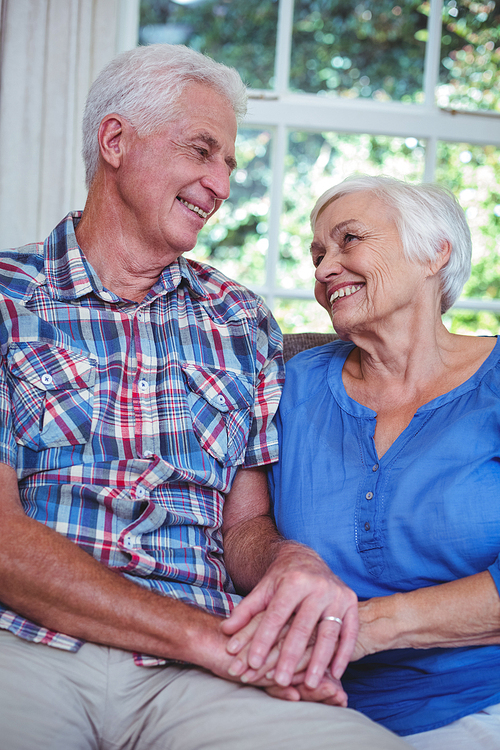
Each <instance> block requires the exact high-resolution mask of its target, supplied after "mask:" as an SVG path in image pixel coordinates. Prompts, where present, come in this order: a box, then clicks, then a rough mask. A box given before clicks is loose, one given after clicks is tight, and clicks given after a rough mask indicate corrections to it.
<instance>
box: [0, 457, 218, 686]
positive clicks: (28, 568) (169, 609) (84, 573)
mask: <svg viewBox="0 0 500 750" xmlns="http://www.w3.org/2000/svg"><path fill="white" fill-rule="evenodd" d="M0 510H1V512H0V530H1V538H2V544H1V545H0V600H1V601H2V602H3V603H4V604H5V605H6V606H7V607H10V608H12V609H13V610H14V611H15V612H17V613H18V614H20V615H22V616H24V617H27V618H28V619H30V620H32V621H34V622H36V623H38V624H40V625H42V626H44V627H46V628H49V629H51V630H56V631H59V632H62V633H67V634H68V635H72V636H75V637H77V638H82V639H84V640H87V641H93V642H94V643H101V644H105V645H108V646H115V647H117V648H122V649H126V650H130V651H138V652H141V653H146V654H152V655H155V656H158V657H164V658H173V659H179V660H182V661H186V662H189V663H192V664H197V665H199V666H201V667H204V668H206V669H209V670H210V671H212V672H214V673H215V674H217V675H219V676H222V677H225V678H227V679H231V677H230V676H229V675H228V669H229V666H230V663H231V657H230V655H229V654H228V652H227V651H226V645H227V641H228V637H227V636H226V635H224V634H223V633H222V631H221V629H220V624H221V618H219V617H216V616H214V615H211V614H209V613H208V612H205V611H204V610H202V609H198V608H196V607H193V606H190V605H188V604H184V603H183V602H180V601H177V600H175V599H172V598H170V597H165V596H159V595H158V594H156V593H153V592H151V591H148V590H147V589H144V588H142V587H141V586H138V585H137V584H135V583H133V582H132V581H129V580H127V579H126V578H124V577H122V576H121V575H120V574H118V573H115V572H114V571H112V570H110V569H108V568H106V567H105V566H103V565H102V564H101V563H99V562H97V561H96V560H94V558H93V557H91V556H90V555H89V554H87V553H86V552H85V551H83V550H82V549H80V548H79V547H78V545H76V544H74V543H73V542H72V541H70V540H69V539H66V538H65V537H64V536H62V535H61V534H59V533H57V532H55V531H53V530H52V529H50V528H48V527H46V526H44V525H43V524H41V523H39V522H38V521H35V520H33V519H31V518H28V517H27V516H26V514H25V513H24V511H23V508H22V505H21V502H20V499H19V493H18V486H17V476H16V472H15V470H14V469H13V468H11V467H9V466H7V465H6V464H0Z"/></svg>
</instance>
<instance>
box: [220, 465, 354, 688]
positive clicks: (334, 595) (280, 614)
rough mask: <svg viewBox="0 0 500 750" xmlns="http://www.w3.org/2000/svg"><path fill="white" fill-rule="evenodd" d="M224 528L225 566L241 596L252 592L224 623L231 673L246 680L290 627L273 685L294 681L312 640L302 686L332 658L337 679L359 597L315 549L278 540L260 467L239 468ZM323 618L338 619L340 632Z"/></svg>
mask: <svg viewBox="0 0 500 750" xmlns="http://www.w3.org/2000/svg"><path fill="white" fill-rule="evenodd" d="M223 530H224V556H225V562H226V567H227V569H228V572H229V574H230V576H231V578H232V579H233V581H234V583H235V585H236V587H237V589H238V590H240V591H241V592H242V593H246V592H247V591H249V590H250V589H251V588H252V587H253V586H255V588H253V590H252V592H251V593H250V594H249V595H248V596H247V597H246V598H245V599H244V600H243V602H241V603H240V604H239V605H238V606H237V607H236V609H235V610H234V612H233V614H232V615H231V617H230V618H229V620H226V621H225V622H224V623H223V625H222V630H223V632H224V633H227V634H228V635H231V636H232V638H231V640H230V642H229V646H228V649H229V652H230V653H232V654H236V655H237V656H236V658H235V661H234V663H233V664H232V665H231V674H234V675H241V674H246V675H247V679H249V678H250V676H251V673H252V670H258V669H260V667H261V666H262V664H263V663H264V662H265V661H266V659H267V658H268V655H269V653H270V651H271V649H272V647H273V645H274V644H275V643H276V641H277V639H278V638H279V637H280V634H282V631H283V628H284V627H285V626H286V625H287V623H289V625H290V627H289V629H288V632H287V633H286V634H285V636H284V640H283V643H282V645H281V650H280V654H279V659H278V662H277V665H276V669H275V671H274V674H273V679H274V680H275V682H276V683H277V684H278V685H281V686H288V685H290V684H291V683H292V679H293V675H294V672H295V671H296V669H297V666H298V664H299V662H300V661H301V660H302V659H303V658H304V654H305V653H306V651H307V649H308V646H309V644H310V642H311V639H313V638H314V639H315V643H314V648H313V650H312V655H311V658H310V661H309V664H308V667H307V671H306V676H305V684H306V685H307V687H309V688H317V687H318V685H319V684H320V681H321V680H322V678H323V675H324V673H325V670H326V669H327V667H328V665H329V664H330V663H331V662H332V658H333V664H332V670H333V676H334V677H336V678H339V677H340V676H341V675H342V673H343V671H344V669H345V667H346V666H347V663H348V661H349V659H350V657H351V654H352V651H353V649H354V645H355V643H356V637H357V632H358V612H357V597H356V595H355V594H354V592H353V591H351V589H349V588H348V587H347V586H346V585H345V584H343V583H342V581H340V579H339V578H337V576H335V575H334V574H333V573H332V571H331V570H330V569H329V567H328V566H327V565H326V563H325V562H324V561H323V560H322V559H321V558H320V557H319V555H317V554H316V553H315V552H314V551H313V550H311V549H310V548H308V547H305V546H304V545H301V544H298V543H296V542H291V541H286V540H284V539H283V538H282V537H281V536H280V535H279V533H278V531H277V530H276V527H275V526H274V523H273V521H272V519H271V518H270V515H269V496H268V490H267V480H266V473H265V470H264V469H262V468H254V469H240V470H239V472H238V473H237V475H236V478H235V480H234V483H233V486H232V488H231V491H230V493H229V494H228V496H227V499H226V503H225V505H224V526H223ZM261 612H264V615H263V616H262V617H261V618H260V620H259V622H258V623H257V624H255V621H254V619H253V618H254V617H255V616H256V615H257V614H259V613H261ZM327 616H334V617H338V618H340V619H342V626H341V627H340V626H339V624H337V623H336V622H335V621H331V620H325V619H324V618H325V617H327ZM291 618H293V619H291ZM248 644H250V645H249V647H248ZM249 668H250V669H249Z"/></svg>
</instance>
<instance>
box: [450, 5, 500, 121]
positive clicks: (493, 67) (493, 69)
mask: <svg viewBox="0 0 500 750" xmlns="http://www.w3.org/2000/svg"><path fill="white" fill-rule="evenodd" d="M499 62H500V4H499V3H495V2H493V1H492V0H491V1H490V2H482V3H478V2H473V0H461V1H457V0H445V3H444V7H443V36H442V40H441V68H440V76H439V78H440V86H439V87H438V92H437V102H438V104H439V105H440V106H442V107H455V108H457V109H469V110H471V109H472V110H476V109H493V110H495V109H496V110H500V76H499V74H498V64H499Z"/></svg>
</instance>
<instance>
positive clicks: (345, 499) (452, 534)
mask: <svg viewBox="0 0 500 750" xmlns="http://www.w3.org/2000/svg"><path fill="white" fill-rule="evenodd" d="M311 221H312V228H313V231H314V239H313V242H312V245H311V256H312V262H313V264H314V266H315V268H316V289H315V294H316V299H317V300H318V302H319V304H320V305H322V306H323V307H324V308H325V309H326V310H327V311H328V313H329V314H330V317H331V319H332V322H333V326H334V328H335V330H336V332H337V334H338V336H339V339H340V340H339V341H334V342H332V343H331V344H327V345H326V346H322V347H319V348H316V349H312V350H309V351H307V352H303V353H302V354H299V355H298V356H297V357H295V358H294V359H293V360H292V361H291V362H290V363H289V365H288V366H287V375H286V384H285V390H284V394H283V398H282V401H281V405H280V415H279V430H280V440H281V448H280V456H281V459H280V462H279V464H277V465H275V466H274V467H273V470H272V473H271V481H270V483H271V493H272V497H273V504H274V513H275V518H276V522H277V525H278V528H279V529H280V531H281V533H282V534H283V535H284V536H285V537H289V538H293V539H296V540H298V541H300V542H303V543H305V544H308V545H310V546H311V547H313V548H314V549H315V550H317V551H318V552H319V553H320V554H321V556H322V557H323V558H324V559H325V560H326V561H327V562H328V564H329V565H330V567H331V569H332V570H333V571H334V572H335V573H336V574H337V575H338V576H339V577H340V578H341V579H342V580H343V581H344V582H345V583H346V584H347V585H348V586H350V587H351V588H352V589H353V590H354V591H355V592H356V594H357V595H358V597H359V600H360V602H359V618H360V629H359V636H358V641H357V643H356V646H355V649H354V654H353V655H352V661H351V664H350V666H349V667H348V668H347V670H346V672H345V674H344V676H343V686H344V689H345V690H346V692H347V694H348V696H349V705H350V706H351V707H353V708H356V709H359V710H361V711H363V712H364V713H366V714H367V715H368V716H370V717H371V718H372V719H375V720H377V721H379V722H381V723H382V724H384V725H385V726H387V727H389V728H390V729H392V730H394V731H395V732H397V733H399V734H401V735H407V736H406V739H407V740H408V741H410V742H411V744H412V745H414V746H415V747H417V748H439V749H440V750H448V748H453V750H457V748H462V747H464V748H467V750H471V749H473V748H499V747H500V705H495V704H499V701H500V645H499V644H500V598H499V593H498V589H499V588H500V563H499V556H498V555H499V551H500V398H499V396H500V345H499V344H497V339H496V338H494V337H474V336H459V335H455V334H451V333H449V332H448V330H447V329H446V328H445V326H444V325H443V323H442V320H441V314H442V313H443V312H445V311H446V310H447V309H448V308H449V307H450V306H451V305H452V304H453V303H454V302H455V300H456V299H457V298H458V296H459V294H460V292H461V290H462V287H463V284H464V283H465V281H466V279H467V277H468V275H469V273H470V257H471V242H470V233H469V230H468V227H467V224H466V221H465V218H464V214H463V212H462V210H461V209H460V207H459V206H458V204H457V202H456V201H455V199H454V198H453V196H452V195H451V194H449V193H448V192H447V191H445V190H444V189H442V188H440V187H437V186H435V185H409V184H405V183H403V182H399V181H398V180H393V179H390V178H382V177H356V178H353V179H349V180H346V181H345V182H343V183H341V184H340V185H337V186H336V187H334V188H332V189H331V190H328V191H327V192H326V193H325V194H324V195H323V196H322V197H321V198H320V199H319V200H318V202H317V204H316V206H315V208H314V210H313V212H312V214H311ZM337 615H338V621H339V624H338V625H337V626H336V627H337V628H338V629H339V632H340V634H341V633H342V628H343V627H344V625H345V623H344V624H342V622H341V621H342V619H343V617H344V612H343V611H342V610H341V609H339V611H338V612H337ZM327 619H328V620H332V619H334V618H332V617H329V618H327ZM329 625H330V626H331V625H334V626H335V623H332V622H330V623H329ZM463 717H466V718H463Z"/></svg>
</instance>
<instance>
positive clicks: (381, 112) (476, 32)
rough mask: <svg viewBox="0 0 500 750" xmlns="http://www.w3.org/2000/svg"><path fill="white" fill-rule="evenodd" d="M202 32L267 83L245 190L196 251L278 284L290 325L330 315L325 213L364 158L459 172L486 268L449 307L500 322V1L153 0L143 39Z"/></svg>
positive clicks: (260, 91) (224, 56)
mask: <svg viewBox="0 0 500 750" xmlns="http://www.w3.org/2000/svg"><path fill="white" fill-rule="evenodd" d="M153 42H169V43H182V44H187V45H188V46H191V47H193V48H195V49H198V50H200V51H202V52H205V53H207V54H209V55H211V56H212V57H214V58H215V59H217V60H219V61H220V62H224V63H226V64H229V65H233V66H234V67H236V68H237V69H238V70H239V72H240V74H241V75H242V77H243V79H244V80H245V82H246V83H247V84H248V85H249V86H250V87H251V94H250V101H249V112H248V115H247V118H246V120H245V122H244V124H243V127H242V128H240V134H239V136H238V142H237V156H238V169H237V171H236V173H235V175H234V180H233V186H232V194H231V197H230V199H229V200H228V201H226V203H225V204H224V206H223V207H222V208H221V210H220V211H219V212H218V214H216V216H215V217H214V218H213V219H212V220H211V222H210V223H209V224H208V225H207V227H206V229H205V231H204V233H203V234H202V235H200V241H199V245H198V247H197V248H196V250H195V251H194V254H195V256H196V257H198V258H199V259H201V260H205V261H207V262H209V263H211V264H213V265H215V266H217V267H218V268H220V269H221V270H223V271H224V272H226V273H227V274H228V275H229V276H232V277H233V278H236V279H238V280H239V281H241V282H242V283H244V284H246V285H247V286H249V287H251V288H252V289H254V290H255V291H257V292H258V293H260V294H262V295H263V296H264V297H265V298H266V300H267V302H268V304H269V305H270V306H271V308H272V309H273V310H274V312H275V315H276V317H277V319H278V321H279V323H280V325H281V326H282V328H283V330H284V331H292V330H293V331H300V330H317V331H328V330H330V326H331V324H330V321H329V318H328V316H327V314H326V312H325V311H323V310H322V309H321V308H320V307H319V305H317V303H316V302H315V301H314V295H313V269H312V264H311V262H310V259H309V245H310V240H311V233H310V228H309V213H310V210H311V208H312V206H313V204H314V202H315V200H316V198H317V197H318V196H319V195H320V194H321V193H322V192H323V191H324V190H325V189H326V188H327V187H329V186H331V185H332V184H334V183H335V182H338V181H340V180H342V179H343V178H344V177H346V176H347V175H348V174H350V173H352V172H354V171H359V172H368V173H371V174H389V175H393V176H397V177H404V178H405V179H407V180H409V181H419V180H422V179H425V180H437V181H438V182H441V183H443V184H446V185H448V186H449V187H450V188H451V189H452V190H453V191H454V193H455V194H456V196H457V197H458V199H459V200H460V202H461V204H462V206H463V207H464V209H465V210H466V212H467V218H468V221H469V224H470V226H471V230H472V234H473V244H474V270H473V274H472V276H471V279H470V281H469V282H468V284H467V287H466V289H465V291H464V295H463V297H462V299H461V300H460V302H459V303H457V305H456V306H455V308H454V309H453V310H452V311H451V312H450V313H449V314H448V315H447V316H446V321H445V322H446V323H447V325H448V326H449V327H450V329H451V330H453V331H466V332H483V331H484V332H490V333H498V332H500V250H499V249H497V237H498V236H499V235H500V76H499V75H498V63H499V61H500V7H499V4H498V3H495V2H492V1H491V0H490V1H489V2H473V0H461V1H460V0H444V1H443V0H431V2H425V0H424V1H422V0H295V2H294V1H293V0H280V1H279V2H278V0H175V1H174V0H147V1H146V0H142V2H141V21H140V31H139V43H140V44H150V43H153Z"/></svg>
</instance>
